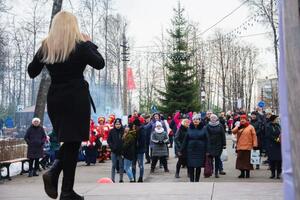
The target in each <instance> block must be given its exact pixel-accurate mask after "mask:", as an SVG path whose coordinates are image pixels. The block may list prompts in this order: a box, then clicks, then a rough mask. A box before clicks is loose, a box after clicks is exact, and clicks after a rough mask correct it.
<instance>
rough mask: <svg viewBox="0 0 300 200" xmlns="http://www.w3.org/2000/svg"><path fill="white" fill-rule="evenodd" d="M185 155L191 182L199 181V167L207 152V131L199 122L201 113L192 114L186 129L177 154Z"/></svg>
mask: <svg viewBox="0 0 300 200" xmlns="http://www.w3.org/2000/svg"><path fill="white" fill-rule="evenodd" d="M184 153H186V155H187V166H188V168H189V175H190V181H191V182H199V180H200V175H201V167H203V166H204V163H205V156H206V153H207V133H206V129H205V128H204V124H203V123H201V115H199V114H196V115H194V116H193V121H192V123H191V125H190V127H189V129H188V132H187V135H186V137H185V139H184V142H183V144H182V147H181V150H180V152H179V155H183V154H184Z"/></svg>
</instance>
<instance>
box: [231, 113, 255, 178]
mask: <svg viewBox="0 0 300 200" xmlns="http://www.w3.org/2000/svg"><path fill="white" fill-rule="evenodd" d="M232 133H233V134H236V135H237V143H236V150H237V158H236V169H239V170H240V171H241V174H240V176H239V178H245V175H246V178H250V170H253V165H252V164H251V163H250V157H251V150H252V149H257V138H256V133H255V129H254V127H253V126H252V125H251V124H250V123H249V122H248V120H247V116H246V115H241V117H240V125H237V126H236V127H235V128H234V129H232ZM245 173H246V174H245Z"/></svg>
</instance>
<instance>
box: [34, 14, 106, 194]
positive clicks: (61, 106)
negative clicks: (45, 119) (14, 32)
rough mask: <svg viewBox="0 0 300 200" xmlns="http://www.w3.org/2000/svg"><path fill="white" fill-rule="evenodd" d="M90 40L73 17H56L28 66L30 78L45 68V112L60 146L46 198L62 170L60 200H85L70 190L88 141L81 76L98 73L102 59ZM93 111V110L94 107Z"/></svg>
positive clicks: (86, 104) (48, 175)
mask: <svg viewBox="0 0 300 200" xmlns="http://www.w3.org/2000/svg"><path fill="white" fill-rule="evenodd" d="M90 40H91V39H90V37H89V36H87V35H85V34H82V33H81V32H80V30H79V26H78V22H77V19H76V17H75V16H74V15H73V14H72V13H69V12H66V11H61V12H59V13H57V14H56V15H55V16H54V18H53V21H52V24H51V28H50V31H49V34H48V36H47V37H46V38H45V39H44V41H43V42H42V45H41V47H40V48H39V50H38V52H37V53H36V55H35V56H34V58H33V61H32V62H31V63H30V64H29V66H28V73H29V76H30V77H31V78H35V77H36V76H38V75H39V74H40V73H41V71H42V69H43V68H44V66H46V68H47V70H48V71H49V74H50V77H51V85H50V88H49V91H48V94H47V109H48V114H49V118H50V120H51V123H52V125H53V129H54V131H55V132H56V133H57V135H58V140H59V142H63V145H62V146H61V148H60V150H59V153H58V156H57V159H56V160H55V161H54V164H53V165H52V168H51V169H50V170H49V171H48V172H46V173H45V174H44V175H43V180H44V188H45V191H46V193H47V195H48V196H49V197H51V198H57V196H58V193H57V184H58V177H59V174H60V172H61V171H62V170H63V172H64V173H63V174H64V177H63V181H62V190H61V195H60V199H62V200H65V199H72V200H77V199H84V197H82V196H80V195H78V194H76V193H75V192H74V190H73V186H74V180H75V171H76V164H77V156H78V151H79V148H80V144H81V142H82V141H87V140H88V139H89V130H90V115H91V104H92V105H93V103H92V102H93V101H92V100H91V96H90V93H89V85H88V83H87V81H85V80H84V76H83V72H84V70H85V68H86V66H87V65H90V66H91V67H93V68H95V69H97V70H100V69H102V68H104V65H105V63H104V59H103V57H102V56H101V54H100V53H99V52H98V51H97V49H98V47H97V46H96V45H95V44H94V43H92V42H91V41H90ZM93 107H94V106H93Z"/></svg>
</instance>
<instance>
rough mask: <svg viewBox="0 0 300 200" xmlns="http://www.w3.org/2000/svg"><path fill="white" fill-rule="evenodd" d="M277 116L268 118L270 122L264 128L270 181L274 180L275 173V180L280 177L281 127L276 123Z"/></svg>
mask: <svg viewBox="0 0 300 200" xmlns="http://www.w3.org/2000/svg"><path fill="white" fill-rule="evenodd" d="M277 118H278V116H276V115H272V116H271V117H270V122H271V123H269V124H268V126H267V127H266V138H267V140H268V142H267V150H268V159H269V162H270V169H271V177H270V178H271V179H273V178H275V172H276V171H277V174H276V178H277V179H280V175H281V169H282V167H281V165H282V156H281V127H280V125H279V123H278V121H277Z"/></svg>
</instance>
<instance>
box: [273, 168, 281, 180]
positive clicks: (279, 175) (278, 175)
mask: <svg viewBox="0 0 300 200" xmlns="http://www.w3.org/2000/svg"><path fill="white" fill-rule="evenodd" d="M274 175H275V173H274ZM280 177H281V169H278V170H277V176H276V178H277V179H280Z"/></svg>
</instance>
